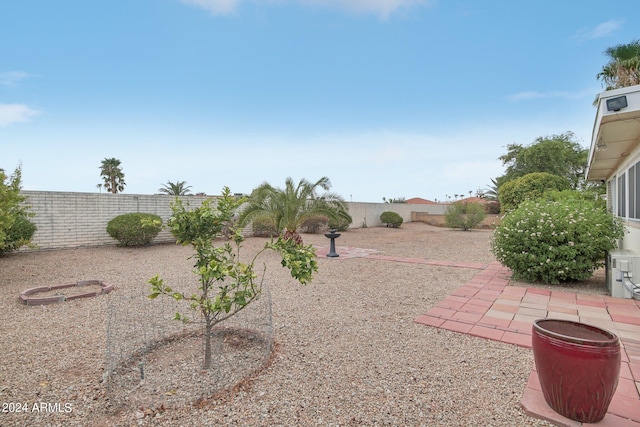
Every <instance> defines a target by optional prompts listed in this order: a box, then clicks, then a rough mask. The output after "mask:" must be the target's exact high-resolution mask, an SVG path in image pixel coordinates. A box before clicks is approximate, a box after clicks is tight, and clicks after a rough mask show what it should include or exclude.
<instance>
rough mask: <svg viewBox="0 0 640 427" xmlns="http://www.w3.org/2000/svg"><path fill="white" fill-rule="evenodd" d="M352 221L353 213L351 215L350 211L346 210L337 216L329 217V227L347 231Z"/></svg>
mask: <svg viewBox="0 0 640 427" xmlns="http://www.w3.org/2000/svg"><path fill="white" fill-rule="evenodd" d="M352 222H353V218H352V217H351V215H349V213H348V212H346V211H345V212H343V213H342V215H339V216H337V217H336V218H329V229H330V230H337V231H346V230H347V229H348V228H349V226H350V225H351V223H352Z"/></svg>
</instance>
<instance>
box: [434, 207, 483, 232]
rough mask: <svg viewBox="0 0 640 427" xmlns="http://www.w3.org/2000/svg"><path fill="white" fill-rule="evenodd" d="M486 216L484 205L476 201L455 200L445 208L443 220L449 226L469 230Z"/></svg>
mask: <svg viewBox="0 0 640 427" xmlns="http://www.w3.org/2000/svg"><path fill="white" fill-rule="evenodd" d="M485 217H486V213H485V209H484V206H482V203H477V202H471V203H469V202H455V203H452V204H451V205H450V206H449V208H447V213H446V214H445V217H444V220H445V223H446V224H447V227H449V228H461V229H463V230H464V231H468V230H471V229H472V228H473V227H475V226H476V225H478V224H480V223H481V222H482V220H483V219H484V218H485Z"/></svg>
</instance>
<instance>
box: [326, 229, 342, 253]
mask: <svg viewBox="0 0 640 427" xmlns="http://www.w3.org/2000/svg"><path fill="white" fill-rule="evenodd" d="M324 236H325V237H328V238H329V239H331V244H330V245H329V253H328V254H327V256H328V257H329V258H335V257H339V256H340V255H338V254H337V252H336V239H337V238H338V237H340V233H336V230H329V232H328V233H324Z"/></svg>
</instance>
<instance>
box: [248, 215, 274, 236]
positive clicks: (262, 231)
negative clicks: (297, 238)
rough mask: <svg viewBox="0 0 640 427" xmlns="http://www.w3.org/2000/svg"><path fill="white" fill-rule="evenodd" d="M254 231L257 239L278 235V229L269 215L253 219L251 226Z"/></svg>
mask: <svg viewBox="0 0 640 427" xmlns="http://www.w3.org/2000/svg"><path fill="white" fill-rule="evenodd" d="M251 228H252V229H253V235H254V236H256V237H276V236H277V235H278V234H280V233H278V227H276V224H275V223H274V221H273V218H271V217H270V216H268V215H261V216H257V217H255V218H254V219H253V222H252V224H251Z"/></svg>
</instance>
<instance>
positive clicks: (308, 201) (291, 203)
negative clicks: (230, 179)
mask: <svg viewBox="0 0 640 427" xmlns="http://www.w3.org/2000/svg"><path fill="white" fill-rule="evenodd" d="M330 188H331V182H330V181H329V178H327V177H326V176H325V177H322V178H320V179H319V180H318V181H316V182H315V183H312V182H310V181H307V180H306V179H304V178H303V179H301V180H300V182H299V183H298V184H297V185H296V184H294V182H293V180H292V179H291V178H290V177H289V178H287V179H286V181H285V188H284V189H282V188H277V187H274V186H272V185H271V184H269V183H268V182H264V183H262V184H261V185H260V186H258V187H257V188H255V189H254V190H253V191H252V192H251V195H250V196H249V205H248V206H247V207H246V208H245V209H244V211H243V212H242V213H241V214H240V217H239V218H238V221H239V222H240V224H242V225H246V224H248V223H249V222H251V221H252V220H253V219H255V218H258V217H268V218H270V219H271V220H272V221H273V224H274V225H275V226H276V229H277V230H278V232H279V233H281V234H282V236H283V238H285V239H291V240H293V241H295V242H297V243H298V244H302V237H301V236H300V234H298V231H297V230H298V227H300V225H301V224H302V223H304V221H305V220H307V219H308V218H309V217H311V216H314V215H318V214H320V215H326V216H328V217H329V218H333V219H340V218H347V217H349V214H348V211H347V207H346V205H345V202H344V200H343V199H342V197H340V196H338V195H337V194H335V193H330V192H328V191H329V189H330ZM318 189H322V190H324V191H325V193H323V194H322V195H319V194H317V192H318Z"/></svg>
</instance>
